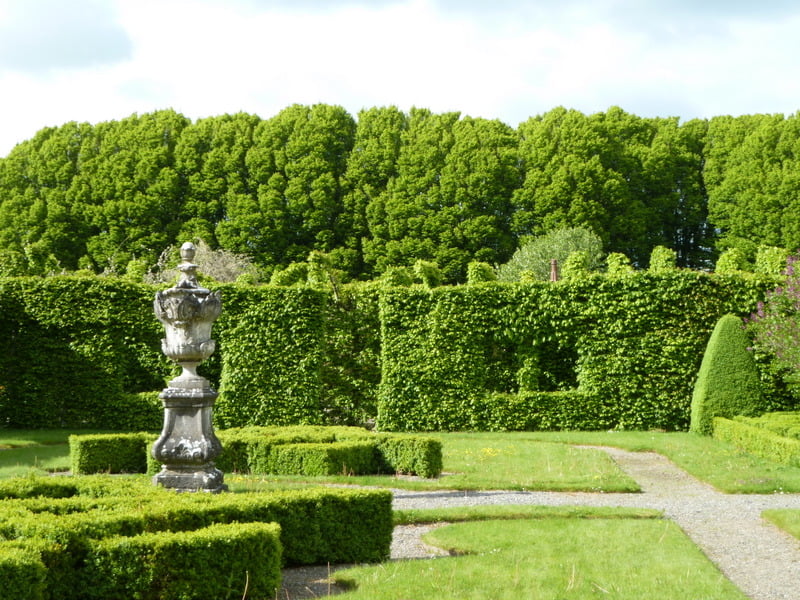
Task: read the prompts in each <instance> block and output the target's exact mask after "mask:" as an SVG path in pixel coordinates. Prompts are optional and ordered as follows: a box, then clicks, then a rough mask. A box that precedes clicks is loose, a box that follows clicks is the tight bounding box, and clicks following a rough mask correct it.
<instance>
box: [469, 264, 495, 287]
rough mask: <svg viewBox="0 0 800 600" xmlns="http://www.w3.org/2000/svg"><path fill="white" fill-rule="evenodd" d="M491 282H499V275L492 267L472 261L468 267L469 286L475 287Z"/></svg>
mask: <svg viewBox="0 0 800 600" xmlns="http://www.w3.org/2000/svg"><path fill="white" fill-rule="evenodd" d="M489 281H497V273H495V271H494V269H493V268H492V265H490V264H489V263H485V262H478V261H472V262H471V263H469V264H468V265H467V283H468V284H470V285H473V284H476V283H486V282H489Z"/></svg>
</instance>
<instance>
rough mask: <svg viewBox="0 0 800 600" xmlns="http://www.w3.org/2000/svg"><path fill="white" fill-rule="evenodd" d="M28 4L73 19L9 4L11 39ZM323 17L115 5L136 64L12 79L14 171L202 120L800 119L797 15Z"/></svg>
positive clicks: (5, 146)
mask: <svg viewBox="0 0 800 600" xmlns="http://www.w3.org/2000/svg"><path fill="white" fill-rule="evenodd" d="M14 1H18V2H20V3H21V4H20V5H22V3H23V2H24V6H25V7H27V8H26V9H27V10H29V11H32V12H31V14H29V15H28V16H27V17H25V18H26V19H28V21H27V22H28V23H30V22H35V17H36V16H37V15H40V16H41V13H40V12H37V11H40V9H41V6H46V5H52V4H51V3H52V2H53V1H57V2H62V3H63V5H72V4H73V3H64V2H63V0H0V30H2V29H3V27H4V26H5V27H6V30H8V23H11V21H10V20H9V19H11V17H14V18H15V19H17V21H15V22H18V20H19V18H20V17H19V14H20V13H16V15H17V16H14V14H12V12H13V11H12V12H9V7H10V6H11V3H12V2H14ZM317 1H318V0H306V1H304V2H301V3H299V4H298V3H297V2H289V1H288V0H271V1H270V0H191V1H190V0H117V1H116V4H108V3H106V4H105V5H104V6H114V7H115V8H116V10H115V11H114V10H110V9H108V10H107V11H106V12H105V13H103V15H104V18H103V23H105V26H106V27H107V29H108V28H110V30H114V29H113V28H114V27H117V28H118V30H114V31H117V33H119V32H120V31H121V32H122V34H121V35H120V36H118V38H116V39H118V40H119V39H124V40H125V43H126V44H127V46H125V48H126V51H125V52H126V53H124V54H118V55H115V54H114V53H113V52H111V51H110V50H109V51H108V52H106V53H103V52H100V50H98V56H97V57H92V56H90V57H89V58H88V59H86V60H85V61H84V63H83V64H84V67H83V68H78V67H79V66H80V65H63V64H62V65H60V68H54V67H59V63H58V59H59V57H58V56H57V55H58V53H59V52H61V51H62V49H63V43H62V42H63V40H61V41H59V40H58V39H53V40H49V41H48V40H47V39H38V42H37V44H38V45H37V46H36V48H37V52H38V53H39V55H40V56H41V57H43V58H44V64H49V65H50V66H49V67H48V69H49V70H47V71H43V70H42V69H41V68H38V67H36V66H29V67H28V68H27V69H26V68H25V67H24V66H18V67H15V70H13V71H10V70H8V69H6V70H2V60H0V88H2V89H3V90H4V108H5V110H4V113H3V116H2V117H0V119H1V120H0V156H2V155H5V154H6V153H7V152H8V151H9V150H10V148H11V147H12V146H13V145H14V144H15V143H17V142H20V141H22V140H24V139H27V138H29V137H31V136H32V135H33V134H34V133H35V132H36V131H37V130H38V129H40V128H42V127H44V126H47V125H59V124H61V123H64V122H66V121H70V120H78V121H90V122H98V121H102V120H108V119H121V118H124V117H125V116H128V115H129V114H131V113H133V112H138V113H143V112H148V111H152V110H157V109H161V108H174V109H175V110H177V111H179V112H182V113H183V114H185V115H186V116H188V117H190V118H193V119H196V118H200V117H205V116H211V115H216V114H222V113H226V112H237V111H240V110H242V111H246V112H251V113H255V114H258V115H260V116H262V117H263V118H268V117H270V116H272V115H274V114H276V113H277V112H279V111H280V110H281V109H283V108H285V107H286V106H288V105H290V104H293V103H300V104H313V103H317V102H322V103H329V104H340V105H342V106H344V107H345V108H346V109H347V110H349V111H350V112H351V113H353V114H355V113H357V112H358V111H359V110H360V109H361V108H368V107H372V106H385V105H396V106H399V107H400V108H401V109H403V110H408V109H410V108H411V107H412V106H418V107H424V108H429V109H431V110H433V111H435V112H443V111H460V112H462V113H463V114H469V115H472V116H480V117H486V118H499V119H501V120H503V121H505V122H507V123H509V124H510V125H512V126H516V125H517V123H519V122H520V121H523V120H525V119H526V118H528V117H529V116H533V115H536V114H541V113H543V112H546V111H548V110H550V109H552V108H554V107H556V106H559V105H563V106H567V107H570V108H577V109H579V110H582V111H584V112H596V111H603V110H606V109H607V108H608V107H609V106H612V105H618V106H621V107H622V108H623V109H625V110H627V111H629V112H632V113H634V114H639V115H641V116H681V117H685V118H693V117H710V116H714V115H715V114H743V113H754V112H787V113H792V112H794V111H795V110H796V109H797V108H800V106H797V100H796V99H797V98H798V97H800V94H799V93H798V92H800V89H798V88H800V77H798V75H799V74H800V73H798V68H799V67H800V58H799V57H800V52H798V51H799V50H800V47H799V46H800V38H798V36H797V35H796V32H797V31H798V30H800V17H798V16H793V15H792V14H791V13H788V12H786V11H787V10H788V9H787V8H786V6H793V5H784V6H783V7H782V10H783V11H784V12H780V11H778V10H777V9H776V10H774V11H772V12H769V11H762V12H761V13H760V16H759V18H757V19H754V18H753V17H752V15H751V14H750V12H748V11H749V10H750V9H747V6H745V5H744V4H743V3H739V4H736V3H734V4H732V5H730V7H729V8H723V7H718V8H717V9H715V11H711V10H710V9H709V8H708V7H707V6H706V5H704V7H699V6H695V3H689V2H679V3H675V5H674V7H673V8H672V9H671V11H670V12H666V11H665V10H664V9H663V8H658V6H661V5H660V4H658V3H656V2H654V1H651V2H647V1H644V0H643V1H641V2H633V0H605V1H604V2H597V1H592V2H589V1H586V0H563V1H562V2H555V1H554V0H553V1H552V2H550V3H548V4H545V3H538V2H537V3H521V2H512V1H511V0H502V1H499V0H498V2H495V3H483V2H476V1H469V2H467V1H463V2H457V3H454V0H394V1H393V0H386V1H381V2H367V1H366V0H349V1H342V2H335V1H331V2H326V3H325V6H326V7H327V8H326V9H325V10H318V9H314V8H313V5H314V3H315V2H317ZM42 3H44V4H42ZM98 5H99V4H98V2H97V0H80V6H84V7H85V6H98ZM656 5H658V6H656ZM15 6H16V5H15ZM726 6H728V5H726ZM9 15H10V16H9ZM31 15H33V17H31ZM4 24H5V25H4ZM87 35H88V34H87ZM98 48H101V47H100V46H98ZM95 58H97V61H95V62H96V63H97V62H99V63H101V64H95V65H94V66H92V64H91V63H92V61H93V60H95ZM101 59H102V60H101ZM48 61H49V62H48ZM67 67H68V68H67Z"/></svg>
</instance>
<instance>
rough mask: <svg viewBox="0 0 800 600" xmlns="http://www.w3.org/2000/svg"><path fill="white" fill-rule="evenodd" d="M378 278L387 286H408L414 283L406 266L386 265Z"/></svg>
mask: <svg viewBox="0 0 800 600" xmlns="http://www.w3.org/2000/svg"><path fill="white" fill-rule="evenodd" d="M380 280H381V282H383V283H384V285H386V286H387V287H408V286H410V285H411V284H413V283H414V276H413V275H412V274H411V271H410V270H409V269H408V267H387V268H386V270H385V271H384V272H383V275H381V279H380Z"/></svg>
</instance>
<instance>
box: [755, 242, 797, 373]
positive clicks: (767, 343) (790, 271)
mask: <svg viewBox="0 0 800 600" xmlns="http://www.w3.org/2000/svg"><path fill="white" fill-rule="evenodd" d="M796 260H797V259H796V258H795V257H793V258H791V259H790V260H789V261H788V265H787V269H786V279H785V281H784V282H783V285H780V286H779V287H777V288H775V289H774V290H771V291H770V292H769V293H767V294H766V298H765V301H764V302H759V304H758V308H757V311H756V312H755V313H754V314H752V315H750V319H749V320H748V329H749V331H750V333H751V334H752V335H753V338H754V340H753V346H754V349H755V350H756V352H760V353H764V354H767V355H769V356H771V357H773V360H774V363H775V366H776V367H777V370H778V371H779V372H780V373H781V374H782V375H783V377H784V379H785V381H786V383H787V384H788V385H789V387H790V388H795V387H796V386H797V387H800V379H799V377H800V376H798V373H800V275H798V273H797V272H796V267H795V265H796Z"/></svg>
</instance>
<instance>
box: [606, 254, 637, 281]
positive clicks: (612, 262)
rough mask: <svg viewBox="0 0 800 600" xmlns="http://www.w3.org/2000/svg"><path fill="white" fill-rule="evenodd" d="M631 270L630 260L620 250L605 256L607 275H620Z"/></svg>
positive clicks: (631, 271) (629, 272) (627, 273)
mask: <svg viewBox="0 0 800 600" xmlns="http://www.w3.org/2000/svg"><path fill="white" fill-rule="evenodd" d="M633 272H634V271H633V267H632V266H631V260H630V259H629V258H628V257H627V256H625V255H624V254H622V253H621V252H611V253H609V255H608V256H606V274H607V275H608V276H609V277H621V276H623V275H629V274H631V273H633Z"/></svg>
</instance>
